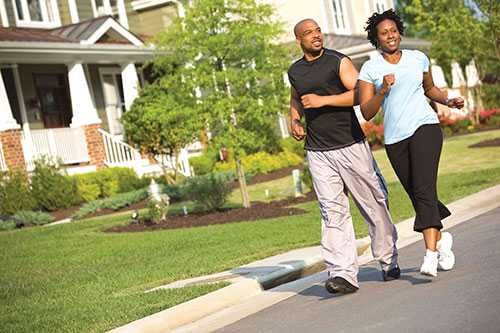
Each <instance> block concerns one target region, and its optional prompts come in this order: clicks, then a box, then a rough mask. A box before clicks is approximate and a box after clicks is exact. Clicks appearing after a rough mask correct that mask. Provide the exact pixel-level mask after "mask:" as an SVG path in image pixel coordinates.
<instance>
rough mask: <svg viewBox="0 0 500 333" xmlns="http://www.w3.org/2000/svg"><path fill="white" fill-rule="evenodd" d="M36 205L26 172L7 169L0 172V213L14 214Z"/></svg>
mask: <svg viewBox="0 0 500 333" xmlns="http://www.w3.org/2000/svg"><path fill="white" fill-rule="evenodd" d="M35 207H36V200H35V199H34V198H33V196H32V193H31V189H30V186H29V182H28V177H27V175H26V173H24V172H22V171H9V172H5V173H1V174H0V214H2V215H14V214H15V213H16V212H18V211H20V210H31V209H34V208H35Z"/></svg>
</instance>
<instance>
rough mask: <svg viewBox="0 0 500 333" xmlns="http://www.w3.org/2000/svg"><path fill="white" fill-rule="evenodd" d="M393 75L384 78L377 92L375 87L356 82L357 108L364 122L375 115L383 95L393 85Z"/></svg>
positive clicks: (367, 83) (360, 81) (364, 82)
mask: <svg viewBox="0 0 500 333" xmlns="http://www.w3.org/2000/svg"><path fill="white" fill-rule="evenodd" d="M394 81H395V78H394V74H387V75H385V76H384V85H383V87H382V89H380V90H379V91H378V92H376V91H375V85H373V83H369V82H366V81H363V80H358V89H359V106H360V108H361V113H362V114H363V118H365V120H370V119H372V118H373V117H375V115H376V114H377V112H378V110H379V109H380V106H381V105H382V102H383V101H384V98H385V95H386V94H387V92H388V91H389V90H390V89H391V86H392V85H393V84H394Z"/></svg>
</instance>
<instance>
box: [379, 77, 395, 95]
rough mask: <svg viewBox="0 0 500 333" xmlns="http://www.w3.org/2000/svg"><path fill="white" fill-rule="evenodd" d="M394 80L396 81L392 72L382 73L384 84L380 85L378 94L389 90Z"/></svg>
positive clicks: (383, 93)
mask: <svg viewBox="0 0 500 333" xmlns="http://www.w3.org/2000/svg"><path fill="white" fill-rule="evenodd" d="M394 82H396V77H395V76H394V73H392V74H387V75H384V86H383V87H382V89H380V94H382V95H385V94H387V93H388V92H389V90H391V87H392V86H393V85H394Z"/></svg>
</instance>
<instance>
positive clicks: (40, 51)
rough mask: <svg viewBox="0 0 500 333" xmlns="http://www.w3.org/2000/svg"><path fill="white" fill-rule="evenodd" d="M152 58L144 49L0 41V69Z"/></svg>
mask: <svg viewBox="0 0 500 333" xmlns="http://www.w3.org/2000/svg"><path fill="white" fill-rule="evenodd" d="M154 55H155V51H154V49H153V48H151V47H145V46H134V45H123V44H93V45H82V44H78V43H44V42H33V43H31V42H30V43H26V42H2V41H0V66H1V65H2V64H12V63H18V64H27V63H36V64H42V63H43V64H61V63H71V62H78V61H79V62H85V63H96V64H117V63H126V62H135V63H142V62H145V61H149V60H152V59H153V58H154Z"/></svg>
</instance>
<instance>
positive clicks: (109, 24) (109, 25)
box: [80, 18, 144, 46]
mask: <svg viewBox="0 0 500 333" xmlns="http://www.w3.org/2000/svg"><path fill="white" fill-rule="evenodd" d="M109 29H113V30H115V31H116V32H117V33H118V34H120V35H121V36H122V37H123V38H125V39H127V40H128V41H129V42H130V43H132V44H133V45H135V46H142V45H143V44H144V43H143V42H141V41H140V40H139V39H138V38H137V37H135V36H134V35H133V34H132V33H130V32H129V31H128V30H127V29H125V28H124V27H122V26H121V25H120V24H118V22H116V21H115V20H113V19H112V18H109V19H107V20H106V21H105V22H104V23H103V24H102V25H101V26H100V27H99V29H97V30H96V31H95V32H94V33H93V34H92V35H91V36H90V37H89V38H88V39H87V40H84V41H81V42H80V44H83V45H89V44H95V43H96V42H97V41H98V40H99V39H100V38H101V37H102V36H104V34H106V32H108V30H109Z"/></svg>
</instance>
